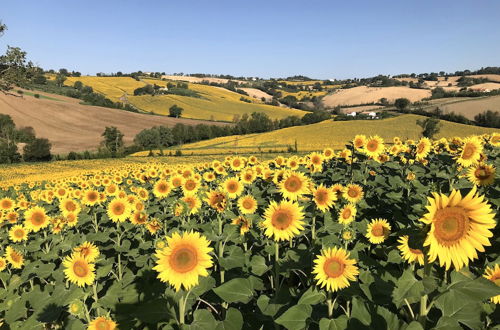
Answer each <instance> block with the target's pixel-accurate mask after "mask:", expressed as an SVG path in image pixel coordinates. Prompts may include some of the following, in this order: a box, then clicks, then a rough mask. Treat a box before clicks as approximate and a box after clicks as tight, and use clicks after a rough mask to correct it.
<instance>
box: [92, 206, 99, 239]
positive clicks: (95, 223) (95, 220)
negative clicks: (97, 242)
mask: <svg viewBox="0 0 500 330" xmlns="http://www.w3.org/2000/svg"><path fill="white" fill-rule="evenodd" d="M92 209H93V213H94V217H93V219H92V221H93V223H94V230H95V232H96V233H97V232H98V231H99V224H98V223H97V212H96V211H95V209H94V208H92Z"/></svg>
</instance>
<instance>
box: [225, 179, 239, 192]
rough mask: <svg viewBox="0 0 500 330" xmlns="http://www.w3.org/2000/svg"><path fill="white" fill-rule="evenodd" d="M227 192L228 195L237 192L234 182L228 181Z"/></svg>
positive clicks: (236, 185)
mask: <svg viewBox="0 0 500 330" xmlns="http://www.w3.org/2000/svg"><path fill="white" fill-rule="evenodd" d="M227 191H228V192H229V193H231V194H232V193H235V192H236V191H238V183H237V182H235V181H230V182H228V184H227Z"/></svg>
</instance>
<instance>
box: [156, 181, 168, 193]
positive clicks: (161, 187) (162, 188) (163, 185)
mask: <svg viewBox="0 0 500 330" xmlns="http://www.w3.org/2000/svg"><path fill="white" fill-rule="evenodd" d="M157 190H158V192H160V193H166V192H167V191H168V184H166V183H165V182H162V183H160V184H159V185H158V187H157Z"/></svg>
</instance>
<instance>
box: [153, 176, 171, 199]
mask: <svg viewBox="0 0 500 330" xmlns="http://www.w3.org/2000/svg"><path fill="white" fill-rule="evenodd" d="M171 190H172V186H171V185H170V183H168V182H167V181H165V180H158V181H157V182H156V183H155V184H154V186H153V194H154V195H155V196H156V197H157V198H165V197H167V196H168V194H170V191H171Z"/></svg>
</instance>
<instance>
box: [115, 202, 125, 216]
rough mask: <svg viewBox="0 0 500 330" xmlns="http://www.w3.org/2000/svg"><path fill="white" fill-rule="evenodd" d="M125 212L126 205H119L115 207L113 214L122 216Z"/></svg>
mask: <svg viewBox="0 0 500 330" xmlns="http://www.w3.org/2000/svg"><path fill="white" fill-rule="evenodd" d="M123 212H125V205H123V204H122V203H118V204H115V205H113V213H114V214H116V215H122V214H123Z"/></svg>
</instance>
